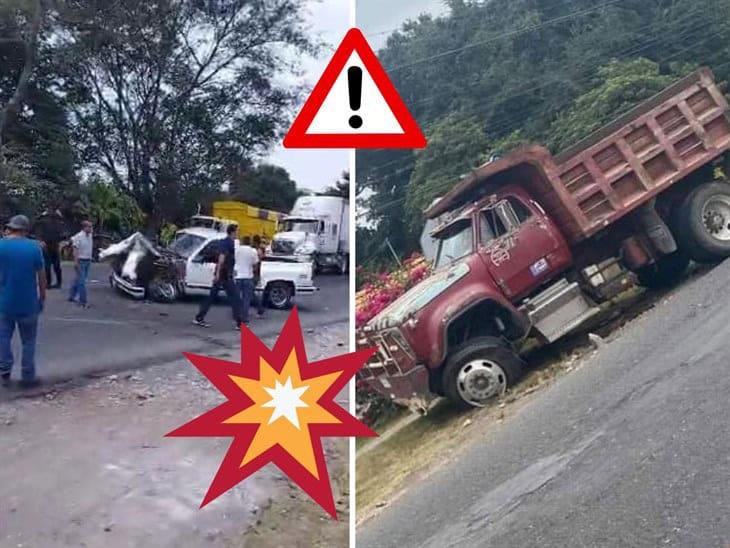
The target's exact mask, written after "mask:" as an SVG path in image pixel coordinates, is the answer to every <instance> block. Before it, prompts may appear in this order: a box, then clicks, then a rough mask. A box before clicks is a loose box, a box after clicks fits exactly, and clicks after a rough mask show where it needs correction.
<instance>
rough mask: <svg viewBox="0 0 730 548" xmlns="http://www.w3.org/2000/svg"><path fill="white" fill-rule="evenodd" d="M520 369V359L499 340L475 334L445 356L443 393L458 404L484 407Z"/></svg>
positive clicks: (515, 376)
mask: <svg viewBox="0 0 730 548" xmlns="http://www.w3.org/2000/svg"><path fill="white" fill-rule="evenodd" d="M522 370H523V362H522V360H521V359H520V358H519V356H517V354H515V353H514V352H513V351H512V350H511V349H510V348H509V347H507V346H506V345H505V343H504V342H503V341H502V340H500V339H497V338H495V337H477V338H474V339H472V340H470V341H467V342H466V343H464V344H463V345H462V346H460V347H458V348H457V349H456V350H455V351H454V352H453V353H451V355H450V356H449V357H448V358H447V360H446V365H445V366H444V371H443V375H442V384H443V389H444V393H445V394H446V396H447V397H448V398H449V399H450V400H451V401H453V402H454V403H456V404H457V405H458V406H459V407H462V408H465V409H466V408H470V407H484V406H485V405H487V404H489V402H490V401H493V400H494V399H495V398H497V397H499V396H501V395H502V394H504V392H505V390H507V388H509V387H510V386H512V385H513V384H514V383H515V382H517V380H518V379H519V378H520V376H521V375H522ZM485 381H486V383H485ZM470 387H471V388H470Z"/></svg>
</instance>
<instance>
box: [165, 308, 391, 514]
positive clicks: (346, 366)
mask: <svg viewBox="0 0 730 548" xmlns="http://www.w3.org/2000/svg"><path fill="white" fill-rule="evenodd" d="M373 352H374V350H361V351H358V352H353V353H350V354H344V355H340V356H335V357H333V358H328V359H325V360H321V361H317V362H312V363H308V362H307V356H306V352H305V349H304V339H303V336H302V329H301V325H300V322H299V314H298V312H297V309H296V308H294V309H293V310H292V312H291V314H290V315H289V318H288V319H287V321H286V324H285V325H284V328H283V329H282V331H281V333H280V335H279V338H278V339H277V341H276V343H275V345H274V347H273V348H272V349H269V348H267V347H266V345H264V343H263V342H262V341H261V340H260V339H259V338H258V337H256V335H255V334H254V333H253V332H252V331H251V330H249V329H248V328H246V327H245V326H241V362H240V363H236V362H229V361H225V360H221V359H218V358H211V357H206V356H199V355H196V354H187V353H186V354H185V357H186V358H187V359H188V360H189V361H190V362H191V363H192V364H193V365H194V366H195V367H196V368H197V369H198V370H199V371H200V372H201V373H202V374H203V375H204V376H205V377H207V378H208V380H210V382H211V383H213V385H214V386H215V387H216V388H217V389H218V390H220V392H221V393H222V394H223V395H224V396H225V397H226V398H227V401H226V402H224V403H222V404H221V405H219V406H218V407H215V408H214V409H211V410H210V411H208V412H206V413H204V414H202V415H200V416H199V417H197V418H196V419H193V420H192V421H190V422H188V423H187V424H184V425H183V426H181V427H179V428H177V429H176V430H173V431H172V432H170V433H169V434H167V436H168V437H231V438H233V442H232V443H231V445H230V447H229V448H228V452H227V453H226V456H225V458H224V459H223V462H222V463H221V465H220V468H219V469H218V472H217V473H216V475H215V478H214V479H213V482H212V483H211V485H210V488H209V489H208V492H207V493H206V495H205V497H204V498H203V502H202V503H201V505H200V507H201V508H202V507H204V506H205V505H207V504H209V503H210V502H212V501H213V500H215V499H216V498H218V497H219V496H221V495H222V494H224V493H225V492H226V491H228V490H229V489H231V488H233V487H235V486H236V485H237V484H238V483H240V482H241V481H243V480H245V479H246V478H248V477H249V476H251V475H252V474H254V473H255V472H256V471H258V470H259V469H261V468H263V467H264V466H265V465H266V464H268V463H273V464H275V465H276V466H278V467H279V469H281V471H282V472H284V474H286V475H287V476H288V477H289V478H290V479H291V480H292V481H293V482H295V483H296V484H297V485H299V486H300V487H301V488H302V489H303V490H304V491H305V492H306V493H307V494H308V495H309V496H310V497H311V498H312V499H313V500H314V501H315V502H316V503H317V504H319V505H320V506H322V508H324V510H325V511H326V512H327V513H328V514H330V516H332V517H333V518H335V519H336V518H337V510H336V508H335V502H334V497H333V494H332V486H331V484H330V478H329V474H328V472H327V464H326V462H325V458H324V451H323V449H322V438H324V437H351V436H356V437H373V436H376V435H377V434H376V433H375V432H373V431H372V430H370V429H369V428H368V427H367V426H365V425H364V424H363V423H362V422H360V421H359V420H357V419H356V418H355V417H353V416H352V415H350V414H349V413H348V412H347V411H346V410H345V409H343V408H342V407H340V406H339V405H338V404H337V403H335V397H336V396H337V394H338V393H339V392H340V391H341V390H342V389H343V388H344V387H345V386H346V385H347V383H348V381H349V380H350V379H351V378H352V377H353V376H354V375H355V373H356V372H357V371H358V370H359V369H360V368H361V367H362V366H363V364H364V363H365V362H366V361H367V360H368V358H369V357H370V356H371V355H372V354H373Z"/></svg>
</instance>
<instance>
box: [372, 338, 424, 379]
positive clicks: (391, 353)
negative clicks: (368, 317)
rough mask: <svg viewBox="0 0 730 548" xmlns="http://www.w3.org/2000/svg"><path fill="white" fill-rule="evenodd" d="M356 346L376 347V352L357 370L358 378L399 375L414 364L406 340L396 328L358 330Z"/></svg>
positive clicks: (414, 361) (413, 358)
mask: <svg viewBox="0 0 730 548" xmlns="http://www.w3.org/2000/svg"><path fill="white" fill-rule="evenodd" d="M357 346H358V348H361V349H364V348H376V349H377V352H376V353H375V354H373V356H372V357H371V358H370V359H369V360H368V362H367V363H366V364H365V366H364V367H363V368H362V369H361V370H360V371H359V372H358V377H359V378H360V379H368V378H373V377H380V376H382V375H385V376H400V375H403V374H404V373H405V372H407V371H408V370H410V369H411V368H412V367H414V366H415V365H416V358H415V356H414V355H413V351H412V350H411V347H410V345H409V344H408V342H407V341H406V340H405V339H404V338H403V335H401V333H400V331H399V330H398V329H397V328H394V329H389V330H386V331H381V332H375V333H373V332H371V333H365V332H363V331H360V332H358V341H357Z"/></svg>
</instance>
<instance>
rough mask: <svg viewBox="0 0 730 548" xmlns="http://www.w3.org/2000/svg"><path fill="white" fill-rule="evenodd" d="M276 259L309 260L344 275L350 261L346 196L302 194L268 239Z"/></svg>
mask: <svg viewBox="0 0 730 548" xmlns="http://www.w3.org/2000/svg"><path fill="white" fill-rule="evenodd" d="M270 254H271V256H272V257H276V258H277V259H280V260H289V261H297V262H308V263H312V265H313V267H314V269H315V270H317V271H319V270H322V269H325V268H333V269H335V271H336V272H338V273H340V274H345V273H346V272H347V269H348V265H349V260H350V205H349V202H348V201H347V199H346V198H339V197H335V196H302V197H300V198H298V199H297V201H296V202H295V204H294V208H293V209H292V210H291V213H290V214H289V215H287V216H286V217H284V219H283V221H281V223H280V225H279V232H278V233H277V234H275V235H274V238H273V240H272V241H271V249H270Z"/></svg>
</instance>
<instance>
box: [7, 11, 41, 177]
mask: <svg viewBox="0 0 730 548" xmlns="http://www.w3.org/2000/svg"><path fill="white" fill-rule="evenodd" d="M43 14H44V5H43V0H35V3H34V10H33V18H32V19H31V21H30V29H29V31H28V40H27V41H26V42H25V43H24V46H25V59H24V63H23V70H21V71H20V75H19V76H18V82H17V84H16V86H15V92H14V93H13V96H12V97H11V98H10V101H8V104H7V105H5V106H4V107H3V108H2V109H0V180H3V179H4V178H5V154H4V152H3V147H4V142H3V133H4V131H5V126H6V125H7V122H8V118H9V117H10V116H13V115H15V114H16V113H17V112H18V111H19V110H20V105H21V104H22V102H23V99H24V98H25V92H26V90H27V89H28V81H29V80H30V75H31V73H32V72H33V67H34V65H35V61H36V56H37V54H38V35H39V34H40V30H41V25H42V23H43Z"/></svg>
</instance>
